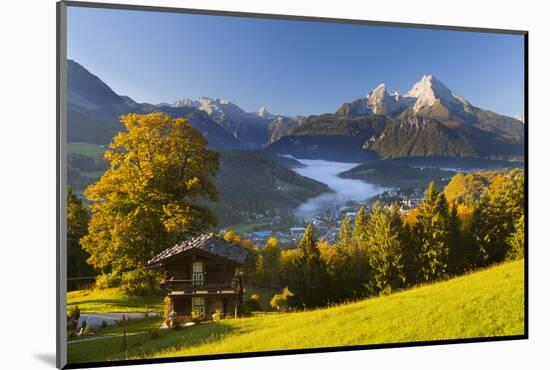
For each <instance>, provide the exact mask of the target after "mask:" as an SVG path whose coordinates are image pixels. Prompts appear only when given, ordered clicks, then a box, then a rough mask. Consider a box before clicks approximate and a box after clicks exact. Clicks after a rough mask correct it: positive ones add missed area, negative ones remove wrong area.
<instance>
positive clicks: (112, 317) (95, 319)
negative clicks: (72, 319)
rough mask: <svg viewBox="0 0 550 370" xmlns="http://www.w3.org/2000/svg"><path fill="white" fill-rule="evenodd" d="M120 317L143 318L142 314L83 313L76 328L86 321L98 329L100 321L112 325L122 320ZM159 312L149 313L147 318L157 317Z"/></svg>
mask: <svg viewBox="0 0 550 370" xmlns="http://www.w3.org/2000/svg"><path fill="white" fill-rule="evenodd" d="M122 315H124V316H126V318H127V319H142V318H144V317H145V314H144V313H143V312H110V313H83V314H80V319H78V327H79V328H80V327H81V326H82V321H83V320H86V323H87V324H88V325H90V326H95V327H98V326H100V325H101V322H102V321H105V322H106V323H107V325H114V324H115V323H116V322H117V321H120V320H122ZM160 315H161V313H160V312H149V317H153V316H155V317H158V316H160Z"/></svg>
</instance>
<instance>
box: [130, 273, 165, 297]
mask: <svg viewBox="0 0 550 370" xmlns="http://www.w3.org/2000/svg"><path fill="white" fill-rule="evenodd" d="M157 277H158V276H157V273H156V272H154V271H149V270H147V271H146V270H142V269H137V270H134V271H128V272H125V273H124V274H122V289H124V291H125V292H126V293H129V294H132V295H147V294H151V293H153V290H154V285H155V282H156V280H157Z"/></svg>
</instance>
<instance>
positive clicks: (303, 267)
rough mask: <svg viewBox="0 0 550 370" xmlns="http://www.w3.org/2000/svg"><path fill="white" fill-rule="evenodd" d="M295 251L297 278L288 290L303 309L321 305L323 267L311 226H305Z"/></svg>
mask: <svg viewBox="0 0 550 370" xmlns="http://www.w3.org/2000/svg"><path fill="white" fill-rule="evenodd" d="M297 249H298V258H297V261H296V264H297V272H298V275H299V276H298V280H297V281H294V282H293V284H292V285H291V286H290V287H289V289H290V290H291V291H293V292H295V293H296V294H295V298H296V300H297V301H299V302H300V303H301V304H302V305H303V306H304V307H307V308H310V307H316V306H318V305H320V304H321V303H322V296H321V293H322V292H321V291H322V287H321V286H320V285H321V282H322V280H323V276H322V273H323V271H322V269H323V266H322V263H321V258H320V253H319V250H318V249H317V239H316V237H315V234H314V231H313V227H312V226H311V224H309V225H307V227H306V230H305V232H304V235H303V236H302V239H301V240H300V242H299V243H298V246H297Z"/></svg>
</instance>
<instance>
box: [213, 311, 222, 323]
mask: <svg viewBox="0 0 550 370" xmlns="http://www.w3.org/2000/svg"><path fill="white" fill-rule="evenodd" d="M221 319H223V312H222V310H220V309H217V310H216V312H214V313H213V314H212V321H220V320H221Z"/></svg>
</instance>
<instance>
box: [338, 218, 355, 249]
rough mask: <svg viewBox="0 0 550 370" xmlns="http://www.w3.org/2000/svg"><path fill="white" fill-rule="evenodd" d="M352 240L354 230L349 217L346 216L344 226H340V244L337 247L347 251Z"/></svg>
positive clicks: (343, 221)
mask: <svg viewBox="0 0 550 370" xmlns="http://www.w3.org/2000/svg"><path fill="white" fill-rule="evenodd" d="M351 239H352V230H351V225H350V221H349V217H348V216H344V219H343V220H342V225H341V226H340V232H339V233H338V242H337V243H336V246H337V247H338V249H339V250H345V249H346V248H348V247H349V245H350V243H351Z"/></svg>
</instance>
